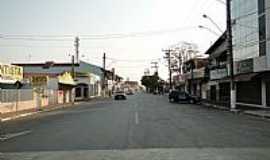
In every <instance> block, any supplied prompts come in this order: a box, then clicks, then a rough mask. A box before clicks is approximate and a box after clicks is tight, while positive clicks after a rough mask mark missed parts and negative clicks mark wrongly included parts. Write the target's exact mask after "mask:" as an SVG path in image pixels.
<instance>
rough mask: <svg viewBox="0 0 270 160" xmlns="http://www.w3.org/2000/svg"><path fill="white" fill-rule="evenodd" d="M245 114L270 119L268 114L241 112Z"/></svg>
mask: <svg viewBox="0 0 270 160" xmlns="http://www.w3.org/2000/svg"><path fill="white" fill-rule="evenodd" d="M243 113H244V114H246V115H249V116H253V117H258V118H262V119H269V120H270V115H262V114H256V113H250V112H243Z"/></svg>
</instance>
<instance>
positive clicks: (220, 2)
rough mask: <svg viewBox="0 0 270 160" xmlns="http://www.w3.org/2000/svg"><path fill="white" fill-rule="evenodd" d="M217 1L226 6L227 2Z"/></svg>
mask: <svg viewBox="0 0 270 160" xmlns="http://www.w3.org/2000/svg"><path fill="white" fill-rule="evenodd" d="M216 1H218V2H219V3H221V4H224V5H226V2H224V1H222V0H216Z"/></svg>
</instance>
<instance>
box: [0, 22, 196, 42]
mask: <svg viewBox="0 0 270 160" xmlns="http://www.w3.org/2000/svg"><path fill="white" fill-rule="evenodd" d="M194 28H196V27H194V26H187V27H179V28H174V29H167V30H157V31H146V32H134V33H122V34H101V35H78V36H79V37H81V39H83V40H102V39H115V38H116V39H118V38H129V37H145V36H152V35H160V34H167V33H173V32H179V31H184V30H189V29H194ZM73 37H74V36H72V35H14V34H1V36H0V39H5V40H24V41H72V40H73Z"/></svg>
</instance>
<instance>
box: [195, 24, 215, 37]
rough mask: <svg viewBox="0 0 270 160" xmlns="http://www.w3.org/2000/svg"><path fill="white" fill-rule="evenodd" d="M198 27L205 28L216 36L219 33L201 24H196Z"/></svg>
mask: <svg viewBox="0 0 270 160" xmlns="http://www.w3.org/2000/svg"><path fill="white" fill-rule="evenodd" d="M198 27H199V28H200V29H205V30H207V31H208V32H211V33H212V34H214V35H216V36H220V34H218V33H217V32H215V31H214V30H212V29H210V28H209V27H205V26H203V25H199V26H198Z"/></svg>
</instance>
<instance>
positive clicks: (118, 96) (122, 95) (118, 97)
mask: <svg viewBox="0 0 270 160" xmlns="http://www.w3.org/2000/svg"><path fill="white" fill-rule="evenodd" d="M114 99H115V100H121V99H122V100H126V99H127V96H126V94H125V92H124V91H116V92H115V93H114Z"/></svg>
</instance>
